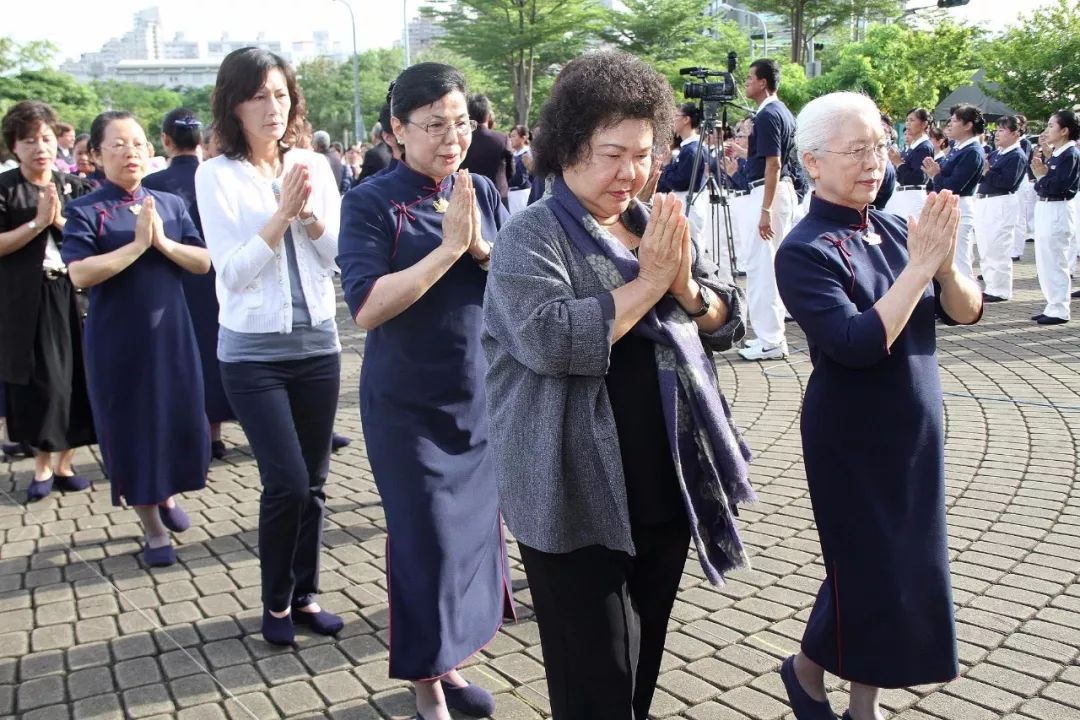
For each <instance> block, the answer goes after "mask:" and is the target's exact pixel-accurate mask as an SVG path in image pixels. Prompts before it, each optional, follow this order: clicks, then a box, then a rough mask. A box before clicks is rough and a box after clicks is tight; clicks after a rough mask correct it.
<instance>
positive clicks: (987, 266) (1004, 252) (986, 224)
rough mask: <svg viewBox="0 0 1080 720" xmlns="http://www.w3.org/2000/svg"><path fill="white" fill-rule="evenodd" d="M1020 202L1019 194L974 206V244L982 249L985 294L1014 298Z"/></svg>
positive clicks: (982, 201)
mask: <svg viewBox="0 0 1080 720" xmlns="http://www.w3.org/2000/svg"><path fill="white" fill-rule="evenodd" d="M1019 204H1020V203H1019V198H1017V197H1016V194H1015V193H1013V194H1011V195H999V196H997V197H990V198H982V199H980V200H979V201H978V202H976V203H975V242H976V243H978V245H979V268H980V269H981V270H982V276H983V280H984V281H985V282H986V294H987V295H996V296H997V297H1001V298H1005V299H1006V300H1008V299H1009V298H1011V297H1012V284H1013V273H1012V251H1013V239H1014V238H1015V233H1016V225H1017V223H1019V221H1020V216H1019V214H1018V213H1017V206H1018V205H1019Z"/></svg>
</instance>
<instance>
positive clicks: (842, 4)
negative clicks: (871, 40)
mask: <svg viewBox="0 0 1080 720" xmlns="http://www.w3.org/2000/svg"><path fill="white" fill-rule="evenodd" d="M749 5H750V6H751V8H753V9H754V10H757V11H760V12H766V13H772V14H774V15H780V16H784V17H787V19H788V23H789V26H790V28H791V62H793V63H796V64H799V65H801V64H803V62H804V59H805V51H806V46H807V45H808V44H809V43H812V42H814V39H815V38H817V37H819V36H821V35H822V34H823V33H826V32H828V31H829V30H832V29H836V28H841V27H844V26H847V27H848V28H850V29H849V32H848V39H854V35H855V33H854V32H853V31H852V30H853V29H855V28H858V27H860V26H862V25H864V24H865V23H867V22H869V21H870V20H883V19H885V18H889V17H896V16H898V15H900V12H901V11H900V2H899V0H753V1H752V2H750V3H749Z"/></svg>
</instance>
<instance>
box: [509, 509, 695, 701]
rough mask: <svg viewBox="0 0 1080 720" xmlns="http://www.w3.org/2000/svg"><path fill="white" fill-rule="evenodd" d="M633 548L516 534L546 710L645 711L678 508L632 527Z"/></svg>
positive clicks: (682, 546) (679, 528) (679, 543)
mask: <svg viewBox="0 0 1080 720" xmlns="http://www.w3.org/2000/svg"><path fill="white" fill-rule="evenodd" d="M633 534H634V544H635V546H636V548H637V551H638V555H637V556H636V557H632V556H630V555H628V554H626V553H623V552H617V551H615V550H609V549H608V548H605V547H602V546H599V545H592V546H589V547H586V548H581V549H580V550H575V551H573V552H569V553H559V554H551V553H544V552H540V551H539V550H535V549H533V548H530V547H527V546H525V545H521V544H519V547H520V550H521V559H522V562H523V563H524V564H525V574H526V575H527V576H528V579H529V590H530V592H531V593H532V599H533V609H534V610H535V611H536V621H537V624H538V625H539V629H540V645H541V649H542V650H543V653H544V667H545V669H546V671H547V684H548V695H549V696H550V698H551V714H552V718H553V719H554V720H598V718H603V719H604V720H646V718H648V716H649V706H650V705H651V704H652V698H653V692H654V691H655V690H656V679H657V677H658V676H659V674H660V661H661V658H662V657H663V654H664V642H665V640H666V636H667V624H668V618H669V617H670V616H671V607H672V605H673V604H674V602H675V594H676V592H677V591H678V589H679V579H680V578H681V577H682V572H683V564H684V563H685V561H686V551H687V547H688V546H689V544H690V527H689V525H688V523H687V520H686V518H685V517H683V518H681V519H679V520H677V521H672V522H668V523H663V524H658V525H643V526H638V527H635V528H634V533H633Z"/></svg>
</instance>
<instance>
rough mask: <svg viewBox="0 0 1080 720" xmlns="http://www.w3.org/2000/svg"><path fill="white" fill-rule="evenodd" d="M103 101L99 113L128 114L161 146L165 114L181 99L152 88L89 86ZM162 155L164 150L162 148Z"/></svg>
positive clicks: (104, 83)
mask: <svg viewBox="0 0 1080 720" xmlns="http://www.w3.org/2000/svg"><path fill="white" fill-rule="evenodd" d="M90 87H91V88H92V89H93V91H94V93H95V94H96V95H97V97H98V98H100V101H99V104H100V108H99V109H100V110H127V111H128V112H130V113H131V114H132V115H134V116H135V119H136V120H138V121H139V124H140V125H142V127H143V130H144V131H145V132H146V137H148V138H149V139H150V140H152V141H154V143H155V145H157V143H158V140H157V138H158V135H160V134H161V121H162V120H163V119H164V118H165V115H166V113H168V112H169V111H170V110H174V109H176V108H178V107H180V106H181V104H182V100H183V98H182V96H181V95H180V93H179V92H177V91H175V90H167V89H165V88H163V87H151V86H148V85H139V84H137V83H131V82H118V81H116V80H95V81H94V82H92V83H90ZM158 150H159V151H160V150H161V148H160V147H159V148H158Z"/></svg>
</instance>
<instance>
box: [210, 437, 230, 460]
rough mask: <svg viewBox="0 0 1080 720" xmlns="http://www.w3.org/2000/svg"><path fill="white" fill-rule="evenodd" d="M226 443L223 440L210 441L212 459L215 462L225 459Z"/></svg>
mask: <svg viewBox="0 0 1080 720" xmlns="http://www.w3.org/2000/svg"><path fill="white" fill-rule="evenodd" d="M225 452H226V451H225V443H223V442H222V441H221V440H211V441H210V457H212V458H214V459H215V460H221V459H223V458H224V457H225Z"/></svg>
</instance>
